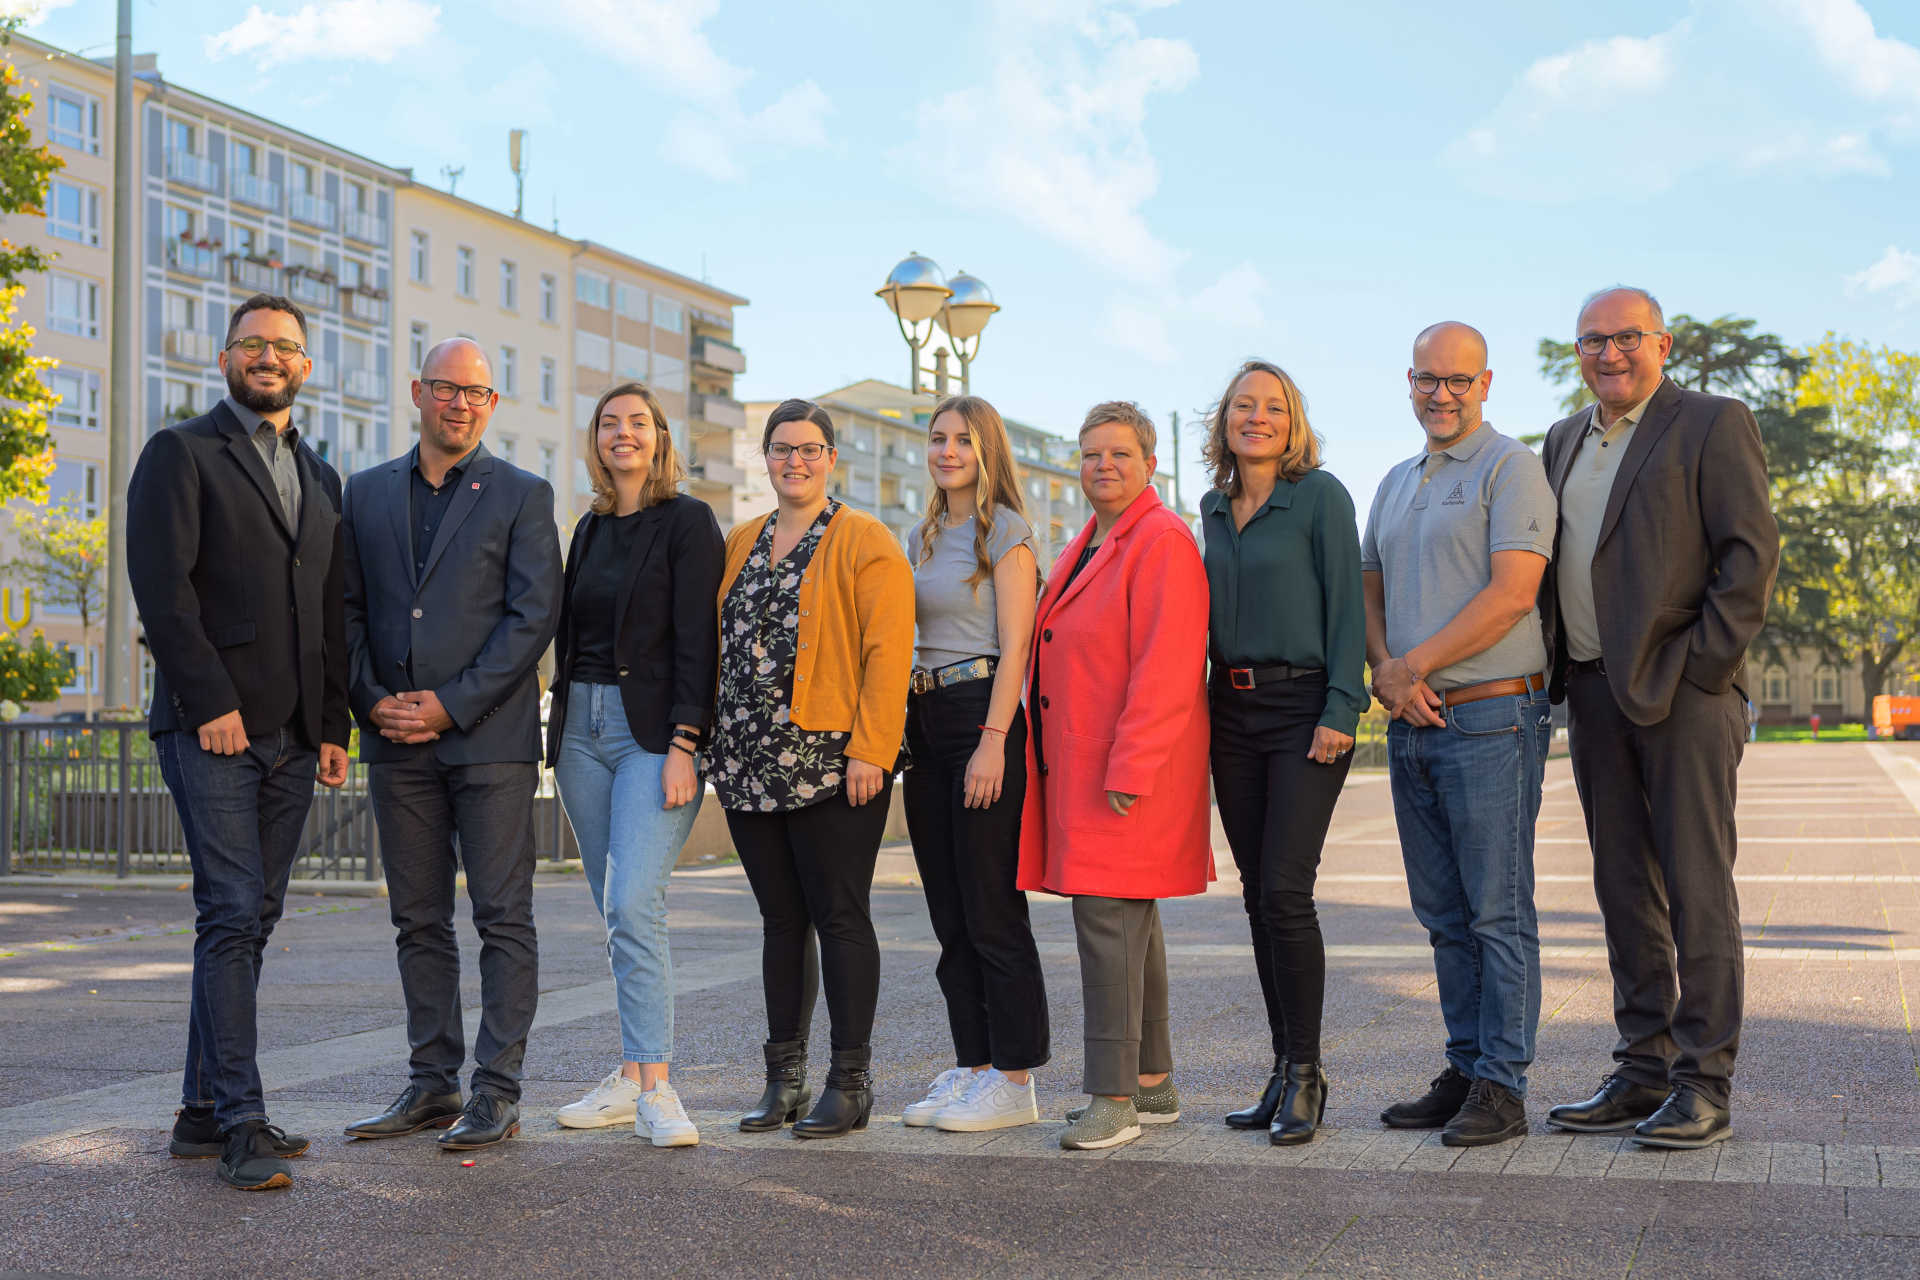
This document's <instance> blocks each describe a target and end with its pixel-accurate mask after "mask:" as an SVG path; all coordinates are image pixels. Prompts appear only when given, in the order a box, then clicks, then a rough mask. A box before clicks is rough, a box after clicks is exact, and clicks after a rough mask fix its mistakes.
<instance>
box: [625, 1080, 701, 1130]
mask: <svg viewBox="0 0 1920 1280" xmlns="http://www.w3.org/2000/svg"><path fill="white" fill-rule="evenodd" d="M633 1136H634V1137H636V1138H651V1139H653V1145H654V1146H656V1147H691V1146H697V1145H698V1144H699V1142H700V1131H699V1130H698V1129H696V1128H694V1127H693V1121H691V1120H689V1119H687V1109H686V1108H685V1107H683V1106H681V1105H680V1095H679V1094H677V1093H675V1092H674V1091H673V1086H672V1085H671V1084H668V1083H667V1082H666V1081H665V1080H662V1081H661V1082H660V1083H659V1084H657V1085H655V1086H654V1087H653V1088H652V1089H650V1090H648V1091H647V1092H646V1093H643V1094H641V1095H640V1096H639V1097H638V1098H637V1099H636V1100H635V1104H634V1116H633Z"/></svg>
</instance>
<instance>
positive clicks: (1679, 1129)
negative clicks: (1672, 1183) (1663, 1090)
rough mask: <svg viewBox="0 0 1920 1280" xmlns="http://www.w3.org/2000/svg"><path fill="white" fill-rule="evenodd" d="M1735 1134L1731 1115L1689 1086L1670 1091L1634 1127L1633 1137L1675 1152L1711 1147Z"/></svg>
mask: <svg viewBox="0 0 1920 1280" xmlns="http://www.w3.org/2000/svg"><path fill="white" fill-rule="evenodd" d="M1732 1136H1733V1116H1732V1114H1731V1113H1729V1112H1728V1110H1727V1109H1726V1108H1725V1107H1723V1106H1721V1105H1719V1104H1718V1103H1715V1102H1709V1101H1708V1100H1707V1099H1705V1098H1703V1097H1701V1096H1700V1093H1699V1091H1698V1090H1695V1089H1692V1088H1689V1087H1688V1086H1686V1085H1681V1086H1680V1087H1679V1088H1677V1089H1675V1090H1674V1091H1673V1092H1672V1093H1670V1094H1668V1095H1667V1100H1666V1101H1665V1102H1663V1103H1661V1104H1660V1109H1659V1110H1658V1111H1656V1112H1654V1113H1653V1114H1652V1115H1650V1116H1648V1117H1647V1118H1646V1119H1645V1120H1642V1121H1641V1122H1640V1123H1639V1124H1637V1125H1635V1126H1633V1140H1634V1141H1635V1142H1637V1143H1639V1144H1640V1145H1641V1146H1643V1147H1670V1148H1672V1149H1674V1150H1676V1151H1692V1150H1693V1149H1694V1148H1696V1147H1710V1146H1712V1145H1713V1144H1714V1143H1716V1142H1725V1141H1726V1140H1727V1139H1728V1138H1730V1137H1732Z"/></svg>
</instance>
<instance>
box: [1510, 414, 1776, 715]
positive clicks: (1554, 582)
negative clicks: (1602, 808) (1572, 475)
mask: <svg viewBox="0 0 1920 1280" xmlns="http://www.w3.org/2000/svg"><path fill="white" fill-rule="evenodd" d="M1591 412H1592V411H1591V410H1590V409H1581V410H1580V411H1579V412H1578V413H1576V414H1574V415H1573V416H1572V417H1569V418H1562V419H1561V420H1560V421H1559V422H1556V423H1554V424H1553V427H1552V429H1550V430H1549V431H1548V432H1547V445H1546V459H1545V460H1546V465H1547V476H1548V478H1549V479H1550V480H1551V481H1552V483H1553V492H1554V496H1555V497H1556V498H1557V497H1559V495H1560V492H1561V490H1562V489H1563V488H1564V487H1565V486H1566V482H1567V472H1568V470H1569V469H1570V468H1571V467H1572V465H1573V459H1574V455H1575V454H1576V453H1577V452H1578V451H1579V449H1580V447H1581V437H1582V436H1583V435H1584V434H1585V432H1586V430H1587V424H1588V421H1589V414H1590V413H1591ZM1554 542H1555V555H1554V558H1553V561H1552V562H1551V563H1550V564H1549V565H1548V567H1547V571H1546V574H1545V576H1544V577H1543V578H1542V579H1541V583H1540V617H1541V620H1542V622H1543V623H1544V624H1545V626H1546V640H1547V653H1548V655H1549V658H1550V661H1551V663H1552V672H1553V674H1552V681H1551V695H1552V698H1553V701H1555V702H1559V701H1561V700H1562V699H1563V698H1564V697H1565V696H1566V664H1567V651H1566V634H1565V630H1564V628H1563V627H1562V626H1561V624H1560V595H1559V578H1558V572H1557V571H1558V569H1559V565H1560V557H1559V554H1558V543H1559V535H1558V533H1557V532H1556V534H1555V537H1554ZM1779 567H1780V530H1779V527H1778V526H1777V525H1776V524H1775V523H1774V519H1773V509H1772V506H1771V504H1770V502H1769V499H1768V495H1767V463H1766V456H1765V454H1764V452H1763V451H1762V449H1761V446H1760V428H1759V425H1758V424H1757V423H1755V422H1754V420H1753V414H1752V412H1751V411H1750V410H1749V409H1748V408H1747V406H1746V405H1744V404H1742V403H1741V402H1740V401H1738V400H1730V399H1727V398H1726V397H1724V396H1713V395H1707V394H1704V393H1702V392H1699V391H1688V390H1685V389H1683V388H1682V387H1680V386H1678V385H1677V384H1675V383H1674V381H1673V380H1672V379H1671V378H1668V379H1665V380H1663V381H1662V382H1661V383H1660V387H1659V389H1658V390H1656V391H1655V392H1654V393H1653V399H1652V400H1651V401H1650V402H1649V403H1648V405H1647V411H1646V413H1645V414H1643V415H1642V416H1641V419H1640V425H1639V426H1638V427H1636V428H1635V429H1634V432H1633V440H1632V442H1631V443H1630V444H1629V445H1628V446H1627V454H1626V457H1624V458H1622V459H1621V460H1620V470H1619V473H1618V474H1617V475H1616V476H1615V477H1614V482H1613V491H1612V493H1611V495H1610V496H1609V497H1608V499H1607V507H1606V512H1605V514H1604V516H1603V517H1602V519H1601V522H1600V539H1599V544H1598V546H1597V547H1596V549H1595V551H1594V553H1593V603H1594V612H1595V614H1596V615H1597V617H1598V619H1599V623H1600V643H1601V650H1602V652H1604V653H1605V655H1606V662H1607V683H1608V685H1609V686H1610V687H1611V688H1612V690H1613V696H1614V699H1615V700H1616V701H1617V702H1618V703H1619V704H1620V710H1621V711H1622V712H1624V713H1625V714H1626V716H1627V718H1628V719H1630V720H1632V721H1633V722H1634V723H1635V724H1643V725H1647V724H1658V723H1659V722H1660V721H1662V720H1664V719H1666V718H1667V712H1668V710H1669V709H1670V708H1671V707H1672V705H1673V695H1674V690H1675V689H1677V688H1679V685H1680V681H1681V680H1689V681H1691V682H1692V683H1694V684H1695V685H1698V686H1699V687H1700V688H1702V689H1705V690H1706V691H1708V692H1709V693H1724V692H1726V691H1727V690H1728V689H1729V688H1738V689H1739V690H1740V691H1741V693H1742V696H1744V695H1745V692H1746V686H1745V684H1744V668H1745V665H1746V657H1747V646H1748V645H1750V644H1752V643H1753V638H1754V636H1755V635H1757V634H1758V633H1759V631H1760V626H1761V624H1762V623H1764V622H1765V621H1766V617H1767V599H1768V597H1769V596H1771V595H1772V593H1773V579H1774V574H1775V573H1776V572H1777V571H1778V570H1779Z"/></svg>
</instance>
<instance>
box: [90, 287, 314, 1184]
mask: <svg viewBox="0 0 1920 1280" xmlns="http://www.w3.org/2000/svg"><path fill="white" fill-rule="evenodd" d="M306 340H307V322H306V317H305V316H304V315H303V314H302V313H301V311H300V308H299V307H297V306H295V305H294V304H293V303H292V302H290V301H288V300H287V299H286V298H280V297H269V296H267V295H265V294H256V295H254V296H253V297H251V298H248V299H247V300H246V301H245V302H243V303H241V304H240V306H239V307H238V308H237V309H236V310H235V311H234V313H233V319H232V320H231V321H230V322H229V323H228V325H227V341H226V346H225V347H224V348H222V350H221V352H220V371H221V372H222V373H224V374H225V375H226V378H227V396H226V398H224V399H223V400H221V401H220V403H219V404H217V405H215V406H214V407H213V410H212V412H210V413H206V414H202V415H201V416H200V417H197V418H191V419H188V420H187V421H185V422H182V423H180V424H178V425H177V426H174V427H171V428H169V429H167V430H165V431H161V432H158V433H156V434H155V435H154V437H153V438H152V439H151V440H149V441H148V442H147V445H146V448H145V449H144V450H143V451H142V452H141V454H140V461H139V464H138V465H137V466H135V467H134V471H133V479H132V480H131V481H130V482H129V484H128V487H127V573H128V577H129V578H130V579H131V580H132V585H133V598H134V602H135V603H136V604H137V605H138V606H139V610H140V620H141V623H142V624H143V625H144V627H145V629H146V636H147V647H148V649H149V650H150V651H151V652H152V654H153V662H154V667H155V676H154V686H153V707H152V710H151V711H150V712H149V714H148V720H147V725H148V732H149V733H151V734H152V736H153V741H154V754H155V756H157V757H158V758H159V761H160V773H161V776H162V777H163V778H164V779H165V780H166V783H167V789H168V790H169V791H171V792H172V793H173V801H174V804H175V806H176V807H177V808H178V809H179V812H180V826H181V828H182V830H183V831H184V833H185V836H186V844H187V856H188V858H189V859H190V860H191V862H192V864H193V899H194V907H195V911H196V918H195V921H194V932H195V936H194V944H193V995H192V1003H191V1006H190V1013H189V1021H188V1025H187V1065H186V1077H185V1080H184V1081H183V1084H182V1088H181V1110H180V1112H179V1114H178V1116H177V1117H176V1118H175V1121H174V1126H173V1138H172V1141H171V1143H170V1144H169V1147H168V1149H169V1150H170V1151H171V1152H172V1153H173V1154H174V1155H175V1156H179V1157H185V1158H196V1157H210V1156H218V1157H219V1158H220V1163H219V1173H220V1177H221V1178H223V1179H224V1180H226V1181H227V1182H228V1183H230V1184H232V1185H233V1186H236V1187H240V1188H242V1189H244V1190H249V1191H259V1190H265V1189H268V1188H272V1187H286V1186H291V1185H292V1183H293V1178H292V1174H291V1172H290V1170H289V1167H288V1165H287V1158H288V1157H291V1156H297V1155H300V1154H302V1153H304V1152H305V1151H306V1149H307V1139H305V1138H303V1137H300V1136H298V1135H295V1134H288V1133H285V1132H283V1131H282V1130H280V1129H279V1128H277V1127H275V1126H274V1125H272V1124H270V1123H268V1120H267V1112H266V1106H265V1103H264V1100H263V1099H262V1096H261V1087H260V1072H259V1070H258V1068H257V1067H256V1065H255V1061H254V1058H255V1049H256V1042H257V1032H256V1026H255V1021H256V1019H255V999H256V993H257V990H258V988H259V985H260V960H261V955H262V953H263V952H264V951H265V950H266V944H267V936H268V935H269V934H270V933H272V932H273V926H274V923H275V922H276V921H278V920H279V918H280V912H281V909H282V907H283V906H284V905H285V898H286V891H287V880H288V877H289V876H290V875H291V874H292V871H293V860H294V858H295V856H296V855H297V854H298V852H299V847H300V844H299V842H300V832H301V828H302V827H303V826H304V825H305V823H306V818H307V809H308V807H309V806H310V805H311V804H312V802H313V784H314V780H315V778H316V777H317V778H318V779H319V781H321V782H323V783H325V784H326V785H327V786H329V787H338V786H340V785H341V784H343V783H344V782H346V780H347V734H348V730H349V728H350V720H349V717H348V711H347V644H346V628H345V624H344V613H343V595H344V585H343V584H344V570H345V566H344V563H343V556H342V554H341V544H340V477H339V476H338V475H336V474H335V473H334V471H333V468H331V467H329V466H328V465H327V464H326V463H325V462H323V461H321V459H320V456H319V455H318V454H316V453H315V452H314V451H313V450H312V448H310V447H309V446H308V445H307V444H306V442H305V441H303V440H301V439H300V433H299V431H298V429H297V428H295V427H294V426H293V425H292V424H291V422H290V418H291V416H292V408H293V401H294V397H295V396H297V395H298V394H299V392H300V384H301V383H302V382H303V381H304V380H305V379H306V376H307V374H308V373H309V372H310V371H311V370H312V368H313V361H311V360H309V359H308V358H307V352H306Z"/></svg>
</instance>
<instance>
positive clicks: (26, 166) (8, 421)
mask: <svg viewBox="0 0 1920 1280" xmlns="http://www.w3.org/2000/svg"><path fill="white" fill-rule="evenodd" d="M21 21H22V19H20V18H19V17H13V18H8V19H6V20H5V21H4V22H0V44H6V43H10V42H11V41H12V38H13V33H14V31H15V30H16V29H17V28H18V27H19V25H20V23H21ZM32 110H33V99H32V97H31V96H29V95H28V94H27V93H26V92H25V91H24V84H23V82H22V80H21V77H20V73H19V71H18V70H16V69H15V68H14V66H13V64H12V63H10V62H0V214H27V215H29V216H32V217H39V216H42V215H43V214H44V212H45V208H44V206H45V204H46V199H47V179H48V178H49V177H51V176H52V175H53V173H54V171H55V170H57V169H60V168H63V167H64V162H63V161H62V160H61V159H60V158H59V157H58V156H56V155H54V154H53V153H52V152H51V151H49V150H48V149H47V148H46V147H44V146H38V147H37V146H35V145H34V144H33V129H32V127H31V126H30V125H29V124H28V117H29V115H30V114H31V112H32ZM52 260H53V259H52V256H51V255H49V254H47V253H46V252H44V251H42V250H40V249H37V248H35V247H33V246H32V245H23V244H15V243H14V242H13V241H12V240H9V239H6V238H4V237H0V502H4V501H6V500H8V499H12V498H34V499H45V497H46V495H47V475H48V473H49V472H51V471H52V470H53V441H52V439H51V437H49V436H48V434H47V410H48V409H49V408H50V407H52V406H53V405H54V404H56V403H57V402H58V397H56V396H55V395H54V394H53V392H51V391H50V390H48V389H47V385H46V383H45V382H44V381H43V380H42V378H43V375H44V374H45V373H46V371H47V370H48V369H51V368H52V367H53V366H54V363H55V362H54V361H52V360H49V359H47V358H46V357H44V356H36V355H34V354H33V336H34V330H33V326H32V325H30V324H27V323H26V322H25V321H23V320H21V319H20V295H21V293H22V292H23V286H22V285H21V283H20V278H21V277H22V276H24V275H28V274H30V273H33V272H40V271H45V270H46V269H47V266H48V264H49V263H51V262H52Z"/></svg>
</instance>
